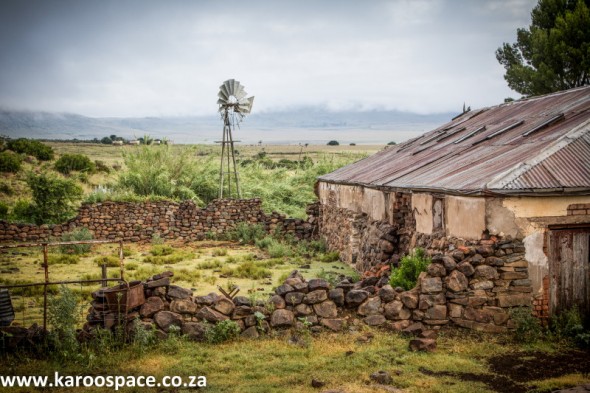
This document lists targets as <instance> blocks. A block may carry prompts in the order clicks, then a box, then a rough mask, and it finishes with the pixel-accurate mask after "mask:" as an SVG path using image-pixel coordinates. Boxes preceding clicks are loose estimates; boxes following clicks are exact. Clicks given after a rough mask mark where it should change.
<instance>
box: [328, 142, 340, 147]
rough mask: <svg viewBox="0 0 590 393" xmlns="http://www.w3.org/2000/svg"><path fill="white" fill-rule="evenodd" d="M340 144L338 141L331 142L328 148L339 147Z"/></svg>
mask: <svg viewBox="0 0 590 393" xmlns="http://www.w3.org/2000/svg"><path fill="white" fill-rule="evenodd" d="M339 144H340V143H338V141H330V142H328V146H338V145H339Z"/></svg>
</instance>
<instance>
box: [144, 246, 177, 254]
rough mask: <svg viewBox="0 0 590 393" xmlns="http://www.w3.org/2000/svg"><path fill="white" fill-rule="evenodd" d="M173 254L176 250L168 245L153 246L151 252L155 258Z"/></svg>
mask: <svg viewBox="0 0 590 393" xmlns="http://www.w3.org/2000/svg"><path fill="white" fill-rule="evenodd" d="M173 253H174V248H172V247H171V246H169V245H166V244H156V245H153V246H152V248H151V250H150V254H152V255H153V256H155V257H159V256H165V255H171V254H173Z"/></svg>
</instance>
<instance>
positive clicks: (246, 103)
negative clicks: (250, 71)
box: [217, 79, 254, 198]
mask: <svg viewBox="0 0 590 393" xmlns="http://www.w3.org/2000/svg"><path fill="white" fill-rule="evenodd" d="M246 95H247V93H246V91H244V87H243V86H242V85H240V82H238V81H236V80H235V79H228V80H226V81H225V82H223V84H222V85H221V86H219V93H218V94H217V97H219V99H218V100H217V104H218V105H219V113H220V114H221V119H222V120H223V138H222V140H221V141H218V142H217V143H221V166H220V169H219V198H223V191H224V189H225V188H227V197H228V198H231V196H232V182H233V183H235V194H236V195H237V197H238V198H241V197H242V195H241V193H240V178H239V173H238V168H237V166H236V157H235V150H234V142H239V141H234V140H233V137H232V128H234V129H235V127H236V125H237V124H239V122H241V121H242V119H243V118H244V116H245V115H246V114H248V113H250V111H251V110H252V103H253V102H254V97H248V98H246ZM226 180H227V187H226V185H225V183H226Z"/></svg>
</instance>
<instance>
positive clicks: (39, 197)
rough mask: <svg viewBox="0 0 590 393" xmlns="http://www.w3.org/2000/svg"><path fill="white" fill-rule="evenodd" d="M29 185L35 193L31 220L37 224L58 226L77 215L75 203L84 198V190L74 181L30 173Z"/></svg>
mask: <svg viewBox="0 0 590 393" xmlns="http://www.w3.org/2000/svg"><path fill="white" fill-rule="evenodd" d="M27 184H28V185H29V187H30V188H31V191H32V193H33V203H32V204H31V206H30V207H29V214H30V218H31V219H32V220H33V221H34V222H35V223H36V224H39V225H40V224H57V223H60V222H63V221H65V220H67V219H68V218H69V217H70V216H72V215H73V214H74V213H75V211H76V210H75V207H74V203H76V202H77V201H79V200H80V199H81V198H82V188H80V186H78V185H77V184H76V183H75V182H74V181H72V180H68V179H61V178H59V177H57V176H54V175H50V174H46V173H41V174H39V175H35V174H33V173H30V174H29V175H28V177H27Z"/></svg>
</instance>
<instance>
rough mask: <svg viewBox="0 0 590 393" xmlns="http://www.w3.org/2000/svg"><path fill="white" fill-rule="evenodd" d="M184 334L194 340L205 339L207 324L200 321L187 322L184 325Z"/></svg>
mask: <svg viewBox="0 0 590 393" xmlns="http://www.w3.org/2000/svg"><path fill="white" fill-rule="evenodd" d="M182 334H184V335H185V336H187V337H188V339H189V340H192V341H204V340H205V326H204V325H203V324H202V323H199V322H185V323H184V324H183V325H182Z"/></svg>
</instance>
